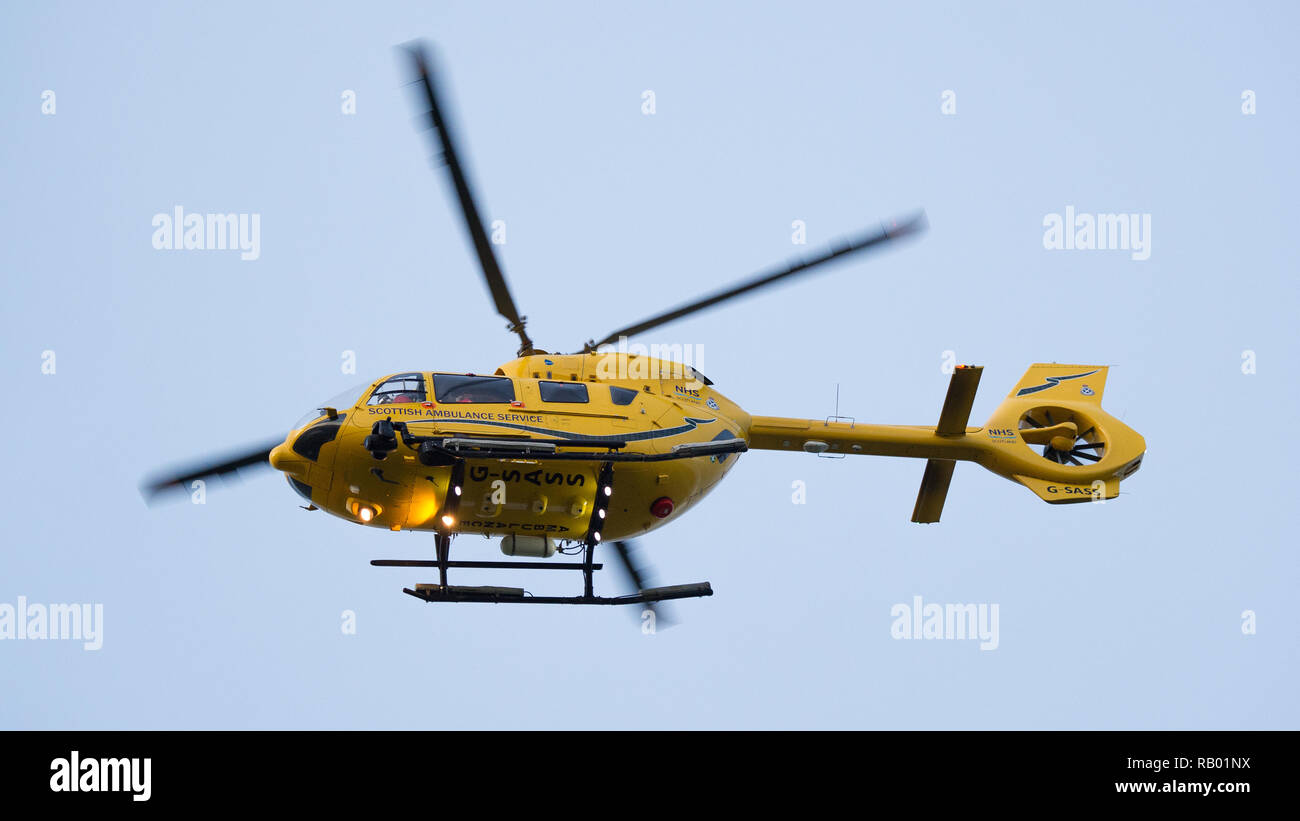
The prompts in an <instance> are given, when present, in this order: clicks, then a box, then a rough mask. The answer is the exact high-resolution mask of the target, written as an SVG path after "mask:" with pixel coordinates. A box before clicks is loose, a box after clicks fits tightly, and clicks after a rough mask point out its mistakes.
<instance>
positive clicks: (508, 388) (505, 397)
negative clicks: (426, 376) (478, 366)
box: [433, 373, 515, 404]
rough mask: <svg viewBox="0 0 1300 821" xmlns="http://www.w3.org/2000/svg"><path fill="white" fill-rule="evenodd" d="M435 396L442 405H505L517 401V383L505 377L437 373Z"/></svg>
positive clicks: (435, 376)
mask: <svg viewBox="0 0 1300 821" xmlns="http://www.w3.org/2000/svg"><path fill="white" fill-rule="evenodd" d="M433 394H434V396H436V397H437V398H438V402H440V403H451V404H458V403H483V404H493V403H496V404H504V403H507V402H513V401H515V383H514V382H513V381H511V380H510V379H509V378H508V377H504V376H457V375H456V374H450V373H435V374H434V375H433Z"/></svg>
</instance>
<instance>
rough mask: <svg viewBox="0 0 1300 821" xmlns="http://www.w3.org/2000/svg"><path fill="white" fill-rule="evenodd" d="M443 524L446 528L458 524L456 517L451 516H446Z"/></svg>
mask: <svg viewBox="0 0 1300 821" xmlns="http://www.w3.org/2000/svg"><path fill="white" fill-rule="evenodd" d="M442 523H443V525H444V526H445V527H451V526H452V525H454V524H456V517H455V516H452V515H451V514H447V515H446V516H443V517H442Z"/></svg>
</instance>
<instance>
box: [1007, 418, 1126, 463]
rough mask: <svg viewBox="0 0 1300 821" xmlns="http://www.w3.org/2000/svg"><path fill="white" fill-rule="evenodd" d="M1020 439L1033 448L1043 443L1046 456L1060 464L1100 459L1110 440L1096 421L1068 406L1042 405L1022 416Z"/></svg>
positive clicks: (1044, 455) (1043, 453) (1043, 454)
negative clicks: (1099, 428) (1106, 440)
mask: <svg viewBox="0 0 1300 821" xmlns="http://www.w3.org/2000/svg"><path fill="white" fill-rule="evenodd" d="M1020 438H1021V439H1023V440H1024V441H1025V443H1026V444H1027V445H1029V446H1030V447H1034V448H1036V447H1038V446H1039V445H1042V450H1041V453H1042V456H1043V458H1044V459H1047V460H1048V461H1050V462H1055V463H1057V464H1058V465H1079V466H1082V465H1083V464H1084V463H1086V462H1100V461H1101V458H1102V457H1103V456H1104V455H1105V453H1106V442H1105V441H1104V440H1103V439H1102V437H1101V432H1100V431H1099V430H1098V428H1097V426H1096V424H1095V423H1094V422H1093V421H1092V420H1090V419H1088V418H1087V417H1086V416H1085V415H1083V414H1081V413H1078V412H1076V411H1072V410H1068V409H1066V408H1053V407H1038V408H1033V409H1032V410H1029V411H1026V412H1025V413H1024V414H1023V415H1022V416H1021V417H1020Z"/></svg>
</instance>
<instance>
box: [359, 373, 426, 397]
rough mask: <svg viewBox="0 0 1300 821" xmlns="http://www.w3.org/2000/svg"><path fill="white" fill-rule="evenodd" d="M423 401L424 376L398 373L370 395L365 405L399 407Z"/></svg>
mask: <svg viewBox="0 0 1300 821" xmlns="http://www.w3.org/2000/svg"><path fill="white" fill-rule="evenodd" d="M423 401H424V374H422V373H399V374H398V375H396V376H394V377H391V378H389V379H387V380H385V381H384V383H383V384H382V385H380V386H379V387H377V388H375V390H374V392H373V393H371V394H370V400H369V401H368V402H366V404H367V405H400V404H404V403H408V402H423Z"/></svg>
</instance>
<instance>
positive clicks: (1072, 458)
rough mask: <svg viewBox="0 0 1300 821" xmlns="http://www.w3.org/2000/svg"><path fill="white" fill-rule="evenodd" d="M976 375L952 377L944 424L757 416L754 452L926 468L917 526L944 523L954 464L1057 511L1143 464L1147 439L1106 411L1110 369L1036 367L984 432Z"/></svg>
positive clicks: (961, 371) (1099, 494)
mask: <svg viewBox="0 0 1300 821" xmlns="http://www.w3.org/2000/svg"><path fill="white" fill-rule="evenodd" d="M980 370H981V369H980V368H974V367H962V368H958V369H957V370H956V371H955V372H954V374H953V379H952V383H951V384H950V386H949V390H948V396H947V399H946V400H945V402H944V406H943V410H942V412H941V413H940V422H939V424H938V425H935V426H921V425H871V424H856V423H852V422H841V421H831V420H825V421H822V420H816V419H790V418H785V417H776V416H754V417H752V419H751V424H750V427H749V431H748V441H749V447H750V448H751V449H754V450H785V451H799V450H802V451H807V452H810V453H818V454H822V453H829V454H835V455H840V454H843V455H848V454H855V455H864V456H901V457H907V458H914V459H926V460H929V464H927V466H926V472H925V477H924V478H923V480H922V485H921V491H920V493H919V494H918V496H917V502H916V508H915V509H914V511H913V521H918V522H934V521H938V519H939V514H940V512H941V511H942V509H943V502H944V498H945V497H946V495H947V491H948V484H949V482H950V481H951V478H952V468H953V464H954V463H956V462H975V463H977V464H979V465H982V466H983V467H985V468H987V469H988V470H990V471H992V472H994V473H996V474H998V475H999V476H1002V477H1004V478H1006V479H1009V480H1011V481H1014V482H1017V483H1019V484H1021V485H1024V486H1025V487H1027V488H1029V489H1030V490H1031V491H1033V492H1034V493H1035V494H1036V495H1037V496H1038V497H1039V498H1040V499H1042V500H1044V501H1046V502H1051V503H1057V504H1059V503H1070V502H1086V501H1095V500H1100V499H1113V498H1115V497H1116V496H1118V495H1119V483H1120V480H1121V479H1126V478H1128V477H1129V476H1131V475H1132V474H1133V473H1134V472H1136V471H1137V469H1138V468H1139V467H1140V466H1141V463H1142V457H1143V454H1144V453H1145V451H1146V441H1145V440H1144V439H1143V438H1142V436H1141V435H1140V434H1138V433H1137V432H1136V431H1134V430H1133V429H1132V428H1130V427H1128V426H1127V425H1125V424H1124V423H1123V422H1121V421H1120V420H1118V419H1116V418H1115V417H1113V416H1111V415H1110V414H1108V413H1106V412H1105V411H1104V410H1102V408H1101V395H1102V392H1103V389H1104V387H1105V381H1106V372H1107V368H1106V367H1105V366H1076V365H1056V364H1038V365H1034V366H1032V367H1030V368H1029V370H1028V371H1027V372H1026V373H1025V375H1024V377H1022V378H1021V380H1020V382H1019V383H1018V384H1017V385H1016V387H1015V388H1013V389H1012V390H1011V393H1010V394H1009V395H1008V396H1007V397H1006V399H1004V400H1003V402H1002V404H1001V405H999V406H998V408H997V410H995V411H994V412H993V415H992V416H991V417H989V420H988V422H987V423H986V424H985V425H984V426H983V427H970V426H967V425H966V421H967V417H968V416H969V414H970V408H971V404H972V402H973V399H974V393H975V388H976V386H977V385H978V382H979V374H980ZM1040 449H1041V450H1040Z"/></svg>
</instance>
